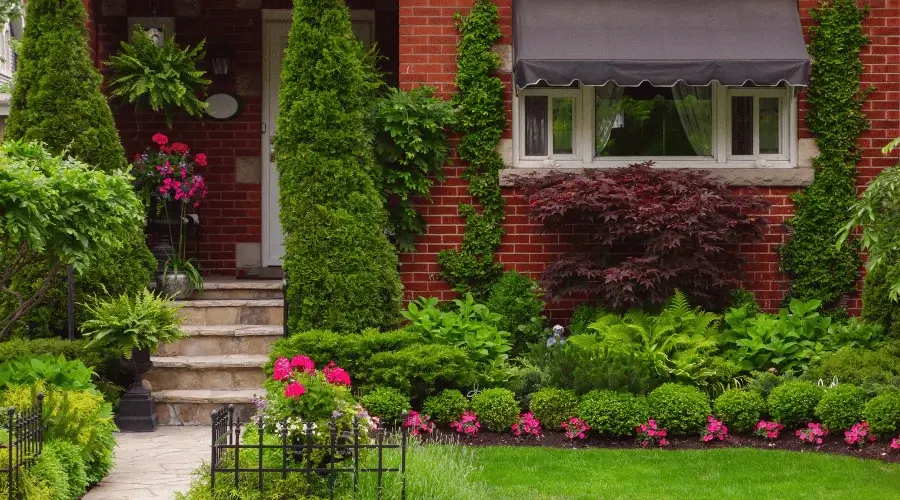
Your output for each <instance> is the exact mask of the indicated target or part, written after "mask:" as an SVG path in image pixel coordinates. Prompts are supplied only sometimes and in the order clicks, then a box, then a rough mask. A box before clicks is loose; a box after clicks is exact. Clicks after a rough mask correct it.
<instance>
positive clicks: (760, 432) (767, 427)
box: [753, 420, 784, 441]
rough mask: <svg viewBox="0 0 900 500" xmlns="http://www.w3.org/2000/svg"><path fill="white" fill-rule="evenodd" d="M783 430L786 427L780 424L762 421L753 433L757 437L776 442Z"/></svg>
mask: <svg viewBox="0 0 900 500" xmlns="http://www.w3.org/2000/svg"><path fill="white" fill-rule="evenodd" d="M782 429H784V426H783V425H781V424H779V423H778V422H767V421H765V420H760V421H759V423H758V424H756V429H755V430H754V431H753V434H755V435H756V437H760V438H763V439H768V440H770V441H774V440H776V439H778V433H779V432H781V430H782Z"/></svg>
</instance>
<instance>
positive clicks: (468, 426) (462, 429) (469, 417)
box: [450, 410, 481, 437]
mask: <svg viewBox="0 0 900 500" xmlns="http://www.w3.org/2000/svg"><path fill="white" fill-rule="evenodd" d="M450 427H452V428H453V430H455V431H456V432H458V433H460V434H465V435H466V436H470V437H474V436H475V435H476V434H478V430H479V429H481V422H479V421H478V415H476V414H475V412H473V411H471V410H466V412H465V413H463V415H462V417H460V419H459V420H458V421H456V422H451V423H450Z"/></svg>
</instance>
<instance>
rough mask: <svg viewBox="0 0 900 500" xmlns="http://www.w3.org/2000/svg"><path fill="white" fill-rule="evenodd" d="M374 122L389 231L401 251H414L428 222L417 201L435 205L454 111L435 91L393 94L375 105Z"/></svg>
mask: <svg viewBox="0 0 900 500" xmlns="http://www.w3.org/2000/svg"><path fill="white" fill-rule="evenodd" d="M375 121H376V124H375V128H376V130H377V133H376V135H375V155H376V157H377V159H378V162H379V163H380V164H381V167H382V169H381V178H380V182H379V185H380V187H381V191H382V194H383V195H384V197H385V202H386V205H387V210H388V214H389V216H390V217H389V221H390V226H391V227H390V229H391V230H392V232H393V233H394V243H395V244H396V245H397V248H398V249H399V250H400V251H401V252H412V251H414V250H415V245H414V243H415V237H416V236H418V235H421V234H424V232H425V218H424V217H423V216H422V214H420V213H419V212H418V211H416V207H415V205H414V201H416V200H420V199H425V200H429V201H430V200H431V185H432V184H433V183H434V181H433V180H432V179H437V180H439V181H443V179H444V173H443V170H442V167H443V165H444V163H445V162H446V161H447V155H448V154H449V153H450V146H449V144H448V142H447V128H448V127H449V126H450V125H451V124H452V123H453V106H452V104H451V103H450V102H448V101H445V100H444V99H441V98H438V97H435V96H434V89H433V88H430V87H418V88H415V89H412V90H409V91H404V90H400V89H391V90H390V92H389V93H388V95H387V96H384V97H382V98H380V99H378V100H377V101H376V102H375Z"/></svg>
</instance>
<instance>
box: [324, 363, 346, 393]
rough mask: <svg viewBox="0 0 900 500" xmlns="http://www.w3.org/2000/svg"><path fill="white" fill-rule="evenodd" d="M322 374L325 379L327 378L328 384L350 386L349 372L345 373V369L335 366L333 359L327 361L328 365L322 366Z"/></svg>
mask: <svg viewBox="0 0 900 500" xmlns="http://www.w3.org/2000/svg"><path fill="white" fill-rule="evenodd" d="M322 374H324V375H325V380H327V381H328V383H329V384H332V385H346V386H348V387H349V386H350V374H349V373H347V370H344V369H343V368H341V367H339V366H336V365H335V364H334V361H332V362H331V363H328V366H326V367H325V368H322Z"/></svg>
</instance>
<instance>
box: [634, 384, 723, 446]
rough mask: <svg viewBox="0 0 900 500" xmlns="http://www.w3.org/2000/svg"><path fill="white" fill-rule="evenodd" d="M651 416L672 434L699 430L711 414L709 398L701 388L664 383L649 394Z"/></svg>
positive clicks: (648, 402) (690, 432) (648, 401)
mask: <svg viewBox="0 0 900 500" xmlns="http://www.w3.org/2000/svg"><path fill="white" fill-rule="evenodd" d="M647 404H648V405H649V407H650V417H651V418H654V419H656V421H657V423H658V424H659V426H660V428H665V429H668V431H669V433H670V434H671V435H678V434H692V433H695V432H699V431H700V429H702V428H703V426H704V425H705V423H706V417H707V416H709V414H710V408H709V398H708V397H707V396H706V394H704V393H703V392H702V391H700V389H697V388H696V387H690V386H686V385H679V384H664V385H662V386H660V387H658V388H656V389H654V390H653V391H652V392H651V393H650V394H649V395H648V396H647Z"/></svg>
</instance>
